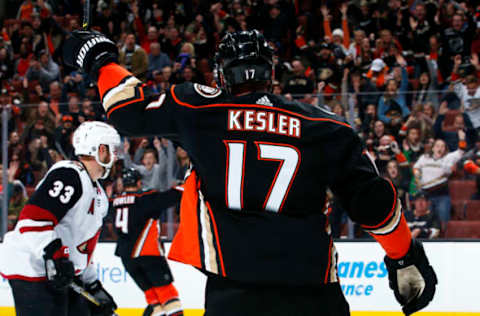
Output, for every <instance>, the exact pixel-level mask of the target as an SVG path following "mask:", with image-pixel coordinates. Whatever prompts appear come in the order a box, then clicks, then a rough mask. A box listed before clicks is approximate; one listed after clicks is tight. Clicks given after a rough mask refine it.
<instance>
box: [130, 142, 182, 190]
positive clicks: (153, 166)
mask: <svg viewBox="0 0 480 316" xmlns="http://www.w3.org/2000/svg"><path fill="white" fill-rule="evenodd" d="M147 145H148V141H147V139H143V140H142V142H141V143H140V146H139V147H138V149H137V151H136V152H135V157H134V161H135V162H133V161H132V159H131V157H130V155H129V153H128V151H129V149H130V142H129V141H128V140H125V143H124V147H123V148H124V165H125V168H134V169H136V170H138V171H139V172H140V174H141V175H142V185H143V188H144V189H146V190H151V189H154V190H157V191H160V192H162V191H165V190H166V189H168V188H170V184H169V183H168V173H167V172H168V166H169V161H168V159H173V156H174V152H173V146H172V148H170V150H168V151H164V150H163V148H162V145H161V142H160V140H159V139H158V138H155V140H154V147H155V149H151V148H147ZM139 157H141V164H140V159H139Z"/></svg>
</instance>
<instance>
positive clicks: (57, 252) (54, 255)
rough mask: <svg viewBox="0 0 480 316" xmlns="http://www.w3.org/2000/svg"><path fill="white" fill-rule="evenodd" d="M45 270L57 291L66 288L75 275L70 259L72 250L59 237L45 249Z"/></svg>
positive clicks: (50, 282)
mask: <svg viewBox="0 0 480 316" xmlns="http://www.w3.org/2000/svg"><path fill="white" fill-rule="evenodd" d="M43 253H44V254H43V258H44V259H45V271H46V274H47V280H48V283H49V285H50V287H51V288H52V289H53V290H55V291H62V290H65V289H66V288H67V287H68V285H69V284H70V283H72V281H73V278H74V277H75V269H74V267H73V263H72V262H71V261H70V260H69V259H68V258H69V255H70V251H69V249H68V247H66V246H63V245H62V241H61V240H60V239H59V238H57V239H55V240H54V241H52V242H51V243H49V244H48V245H47V246H46V247H45V248H44V249H43Z"/></svg>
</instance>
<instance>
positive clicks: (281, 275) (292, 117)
mask: <svg viewBox="0 0 480 316" xmlns="http://www.w3.org/2000/svg"><path fill="white" fill-rule="evenodd" d="M65 53H66V54H65V62H66V63H67V64H69V65H71V66H75V67H77V68H81V69H83V70H84V71H86V72H87V73H89V74H90V76H91V77H92V78H94V79H95V80H97V83H98V88H99V91H100V95H101V98H102V103H103V106H104V108H105V111H106V112H107V116H108V117H109V119H110V120H111V122H112V123H113V124H114V125H115V126H116V127H117V128H118V129H119V130H120V131H121V132H123V133H125V134H129V135H136V136H140V135H161V136H163V137H167V138H169V139H171V140H173V141H176V142H178V143H179V144H180V145H181V146H182V148H184V149H185V150H186V151H187V152H188V154H189V157H190V158H191V161H192V163H193V170H192V172H191V173H190V175H189V176H188V178H186V182H185V185H184V193H183V196H182V202H181V210H180V226H179V230H178V232H177V234H176V235H175V238H174V240H173V243H172V247H171V249H170V253H169V258H170V259H173V260H177V261H180V262H183V263H186V264H190V265H192V266H194V267H197V268H198V269H200V270H201V271H203V272H204V273H205V274H206V275H207V276H208V280H207V287H206V296H205V298H206V299H205V309H206V315H207V316H217V315H222V316H223V315H230V316H231V315H336V316H338V315H348V314H349V307H348V304H347V302H346V301H345V298H344V296H343V293H342V291H341V289H340V286H339V283H338V278H337V270H336V264H337V253H336V250H335V246H334V244H333V241H332V238H331V235H330V229H329V225H328V222H327V220H326V216H325V212H326V211H325V210H321V209H320V207H319V205H325V202H326V189H327V188H330V189H331V190H332V191H333V192H334V194H335V195H336V197H337V198H338V201H339V202H340V203H341V205H342V207H343V208H344V209H345V210H346V211H347V212H348V214H349V216H350V218H351V219H352V220H354V221H355V222H357V223H359V224H360V225H361V226H362V227H363V228H364V229H365V230H367V231H368V232H369V233H370V234H371V235H372V236H373V237H374V238H375V239H376V240H377V241H378V242H379V243H380V244H381V246H382V247H383V248H384V249H385V251H386V256H385V263H386V266H387V269H388V273H389V280H390V287H391V288H392V289H393V291H394V294H395V297H396V299H397V300H398V301H399V303H400V304H401V305H402V308H403V311H404V313H405V314H407V315H409V314H411V313H413V312H416V311H418V310H420V309H422V308H424V307H425V306H427V305H428V303H429V302H430V301H431V300H432V299H433V296H434V293H435V287H436V283H437V280H436V276H435V272H434V271H433V268H432V267H431V266H430V264H429V262H428V259H427V257H426V255H425V252H424V250H423V247H422V245H421V243H420V242H418V241H416V240H412V238H411V233H410V231H409V229H408V226H407V223H406V221H405V217H404V216H403V213H402V206H401V204H400V202H399V200H398V198H397V191H396V189H395V187H394V186H393V184H392V183H391V182H389V181H388V180H385V179H383V178H381V177H379V176H378V173H377V170H376V166H375V165H374V163H373V162H372V160H371V158H370V157H369V155H368V153H367V152H366V151H365V150H364V148H363V147H362V143H361V141H360V139H359V138H358V136H357V135H356V133H355V131H354V130H353V129H352V128H351V127H350V126H349V125H348V124H347V123H345V121H343V120H342V119H341V118H339V117H337V116H335V115H334V114H333V113H330V112H327V111H325V110H322V109H321V108H316V107H312V106H310V105H307V104H303V103H300V102H297V101H288V100H286V99H285V98H283V97H281V96H278V95H274V94H271V93H269V90H270V85H271V82H272V77H273V70H272V69H273V62H272V57H273V56H272V54H273V53H272V49H271V48H270V46H269V45H268V43H267V42H266V41H265V39H264V38H263V36H262V35H261V34H260V33H258V32H257V31H243V32H238V33H228V34H227V35H226V36H225V37H224V38H223V39H222V41H221V43H220V44H219V46H218V54H217V58H216V63H217V71H218V74H219V84H220V87H221V89H217V88H211V87H206V86H202V85H199V84H192V83H184V84H180V85H174V86H172V87H171V88H170V89H169V90H168V91H167V92H166V93H164V94H161V95H155V94H153V93H152V92H151V91H150V90H149V88H148V87H146V86H145V85H144V84H143V83H142V82H140V81H139V80H138V79H137V78H135V77H134V76H133V75H132V74H131V73H130V72H128V71H127V70H125V69H124V68H122V67H121V66H119V65H118V64H117V63H116V57H117V48H116V46H115V44H114V43H112V42H111V41H109V40H108V39H107V38H105V37H104V36H103V35H101V34H98V33H94V32H73V33H72V36H71V37H70V38H69V39H68V40H67V42H66V46H65Z"/></svg>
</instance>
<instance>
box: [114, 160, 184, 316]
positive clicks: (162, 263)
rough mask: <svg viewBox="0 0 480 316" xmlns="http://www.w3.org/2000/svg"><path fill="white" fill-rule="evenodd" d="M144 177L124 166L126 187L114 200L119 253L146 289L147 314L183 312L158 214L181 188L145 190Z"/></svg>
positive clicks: (176, 314)
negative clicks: (161, 233) (162, 190)
mask: <svg viewBox="0 0 480 316" xmlns="http://www.w3.org/2000/svg"><path fill="white" fill-rule="evenodd" d="M141 177H142V176H141V174H140V172H138V171H137V170H135V169H133V168H131V169H125V170H123V173H122V180H123V187H124V190H125V191H124V192H123V193H122V194H120V195H118V196H115V197H114V198H113V200H112V207H113V208H114V210H115V228H116V233H117V235H118V241H117V248H116V250H115V255H117V256H119V257H120V258H122V263H123V265H124V266H125V269H126V270H127V271H128V273H129V274H130V275H131V276H132V278H133V280H134V281H135V283H137V285H138V286H139V287H140V288H141V289H142V291H143V292H144V293H145V299H146V301H147V303H148V307H147V308H146V309H145V312H144V314H143V315H144V316H161V315H162V316H180V315H183V310H182V306H181V304H180V300H179V298H178V292H177V289H176V288H175V286H173V284H172V282H173V277H172V274H171V272H170V268H169V267H168V263H167V260H166V259H165V256H164V250H163V245H162V243H161V241H160V240H159V238H160V235H159V229H160V226H159V224H160V223H159V221H158V219H157V218H158V217H159V215H160V214H159V213H160V212H161V211H162V210H165V209H166V208H168V207H170V206H172V205H174V204H176V203H178V202H179V201H180V197H181V188H180V187H176V188H172V189H170V190H168V191H165V192H161V193H160V192H157V191H155V190H149V191H143V190H142V189H141V187H142V186H141Z"/></svg>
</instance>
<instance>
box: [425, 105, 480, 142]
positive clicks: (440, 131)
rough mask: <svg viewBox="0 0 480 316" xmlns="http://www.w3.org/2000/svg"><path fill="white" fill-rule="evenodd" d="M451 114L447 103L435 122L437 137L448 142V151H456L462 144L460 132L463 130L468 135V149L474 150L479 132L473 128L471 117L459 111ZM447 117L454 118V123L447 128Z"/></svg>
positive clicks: (441, 108)
mask: <svg viewBox="0 0 480 316" xmlns="http://www.w3.org/2000/svg"><path fill="white" fill-rule="evenodd" d="M451 112H453V113H449V111H448V109H447V106H446V102H443V103H442V106H441V107H440V110H439V113H438V116H437V119H436V120H435V124H434V125H433V128H434V131H435V137H437V138H441V139H443V140H444V141H445V142H446V144H447V146H448V149H449V150H450V151H454V150H456V149H457V148H458V146H459V143H460V139H459V134H458V131H459V130H462V131H463V132H465V135H466V138H465V141H466V149H470V148H473V147H474V146H475V142H476V141H477V131H476V130H475V129H474V128H473V125H472V122H471V121H470V118H469V116H468V115H467V114H465V113H461V112H458V111H451ZM447 117H450V118H452V117H453V122H452V123H450V124H451V125H449V126H446V125H447V124H446V123H447V122H446V119H447Z"/></svg>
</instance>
